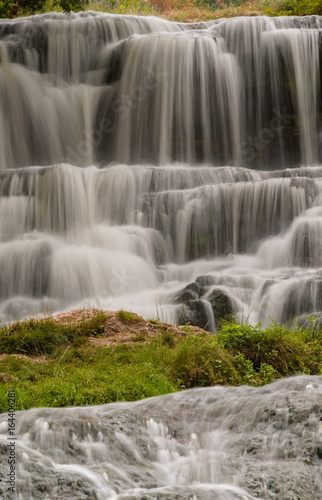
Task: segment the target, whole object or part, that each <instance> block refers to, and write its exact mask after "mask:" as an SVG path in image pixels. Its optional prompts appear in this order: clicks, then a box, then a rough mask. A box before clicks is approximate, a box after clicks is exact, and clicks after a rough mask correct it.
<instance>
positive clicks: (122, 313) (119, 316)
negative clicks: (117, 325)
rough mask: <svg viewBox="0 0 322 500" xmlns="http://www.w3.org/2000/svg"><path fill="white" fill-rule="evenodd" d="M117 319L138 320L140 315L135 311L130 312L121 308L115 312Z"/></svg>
mask: <svg viewBox="0 0 322 500" xmlns="http://www.w3.org/2000/svg"><path fill="white" fill-rule="evenodd" d="M117 319H119V320H120V321H123V322H125V323H126V322H129V323H131V322H134V323H135V322H137V321H140V319H142V318H140V316H138V315H137V314H135V313H131V312H128V311H123V310H122V309H121V310H120V311H119V312H118V313H117Z"/></svg>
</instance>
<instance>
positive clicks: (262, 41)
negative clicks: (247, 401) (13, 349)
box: [0, 12, 322, 331]
mask: <svg viewBox="0 0 322 500" xmlns="http://www.w3.org/2000/svg"><path fill="white" fill-rule="evenodd" d="M321 23H322V18H320V17H319V16H311V17H304V18H296V17H291V18H284V17H281V18H265V17H254V18H235V19H221V20H217V21H211V22H207V23H197V24H192V25H185V24H180V23H172V22H168V21H165V20H162V19H157V18H152V17H151V18H144V17H135V16H116V15H108V14H100V13H94V12H86V13H79V14H70V15H68V16H66V15H64V14H46V15H41V16H34V17H30V18H21V19H17V20H14V21H12V20H6V21H0V277H1V281H0V284H1V286H0V320H1V321H2V322H7V321H10V320H12V319H15V318H18V317H23V316H26V315H30V314H37V313H39V312H49V313H53V312H59V311H62V310H66V309H71V308H72V307H76V306H95V307H97V306H99V307H102V308H105V309H120V308H123V309H128V310H132V311H135V312H137V313H139V314H142V315H143V316H144V317H146V318H149V317H150V318H151V317H156V316H162V318H163V319H164V320H167V321H169V322H172V323H179V322H180V321H183V320H184V319H185V318H186V319H187V318H191V317H192V316H193V312H192V311H191V308H190V309H189V304H188V305H187V304H186V303H185V304H184V305H183V304H182V303H180V301H178V297H179V296H180V294H182V291H183V290H184V289H185V287H186V286H188V285H191V284H193V283H195V282H198V280H199V282H200V283H201V282H204V281H205V280H206V287H205V286H201V291H200V293H199V296H198V297H196V298H195V300H198V301H199V303H201V304H202V307H201V309H202V310H201V311H200V310H199V311H198V317H199V319H200V318H201V319H200V320H198V321H197V323H198V325H199V326H201V327H207V328H208V329H210V330H211V331H215V329H216V325H217V326H218V315H219V312H217V313H214V308H213V304H211V300H209V298H210V297H212V298H213V297H214V295H213V294H214V293H215V294H217V295H218V293H219V292H221V295H222V296H223V297H225V300H226V301H228V302H229V308H228V309H229V310H230V311H231V312H232V314H233V315H234V316H235V317H236V319H237V320H240V321H248V322H250V323H252V324H256V323H258V322H261V323H262V324H263V325H267V324H269V323H270V321H271V320H272V319H273V320H274V321H276V322H282V323H289V324H292V322H294V321H297V320H298V318H299V316H301V321H305V318H308V317H310V316H311V315H319V313H320V312H321V311H322V293H321V290H322V274H321V267H322V251H321V231H322V201H321V200H322V197H321V194H322V183H321V177H322V165H321V159H322V158H321V155H322V148H321V140H322V135H321V134H322V131H321V116H322V113H321V112H322V109H321V99H320V94H321V88H320V80H321V65H320V59H321V36H320V33H321V26H322V24H321ZM204 277H206V278H204ZM212 302H214V300H212ZM199 305H200V304H199ZM199 305H196V304H195V305H194V307H197V306H198V307H199ZM187 308H188V310H187Z"/></svg>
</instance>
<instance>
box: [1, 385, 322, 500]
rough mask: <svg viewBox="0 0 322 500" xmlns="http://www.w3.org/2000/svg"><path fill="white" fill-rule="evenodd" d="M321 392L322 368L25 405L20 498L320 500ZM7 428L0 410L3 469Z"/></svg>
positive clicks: (19, 417)
mask: <svg viewBox="0 0 322 500" xmlns="http://www.w3.org/2000/svg"><path fill="white" fill-rule="evenodd" d="M321 398H322V381H321V377H309V376H301V377H294V378H291V379H284V380H280V381H277V382H274V383H273V384H271V385H269V386H265V387H263V388H251V387H245V386H243V387H220V386H216V387H211V388H198V389H192V390H189V391H182V392H180V393H176V394H170V395H166V396H160V397H157V398H151V399H146V400H143V401H138V402H135V403H114V404H109V405H101V406H97V407H80V408H35V409H32V410H29V411H21V412H18V413H17V414H16V435H17V437H18V440H19V441H18V444H19V447H17V456H16V463H17V483H16V492H17V499H18V500H27V499H29V498H30V499H35V498H39V499H40V498H43V499H45V498H50V499H54V498H61V499H62V500H69V499H70V498H75V499H76V498H77V499H78V500H81V499H84V500H85V499H96V500H107V499H111V500H130V499H131V500H136V499H137V500H143V499H146V500H153V499H157V500H169V499H172V500H173V499H179V498H180V499H181V498H182V499H185V500H186V499H187V500H188V499H189V500H195V499H198V500H254V499H255V498H256V499H260V500H264V499H267V500H268V499H273V500H293V499H294V498H300V499H301V500H312V499H316V500H318V499H320V498H322V496H321V495H322V481H321V478H322V474H321V450H322V448H321V443H322V441H321V422H320V412H321ZM7 430H8V421H7V415H2V416H0V458H1V461H0V473H5V472H6V457H7V443H8V437H7ZM9 495H10V493H9ZM2 498H3V499H4V500H7V499H8V500H9V498H12V496H11V497H10V496H8V495H7V492H6V491H5V490H3V496H2Z"/></svg>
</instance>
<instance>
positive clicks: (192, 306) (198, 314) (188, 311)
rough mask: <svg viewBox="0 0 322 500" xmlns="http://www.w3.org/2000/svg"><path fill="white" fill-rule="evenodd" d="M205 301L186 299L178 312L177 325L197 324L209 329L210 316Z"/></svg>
mask: <svg viewBox="0 0 322 500" xmlns="http://www.w3.org/2000/svg"><path fill="white" fill-rule="evenodd" d="M207 305H208V304H207V302H206V301H204V300H188V301H187V302H186V303H185V305H184V306H183V307H182V309H181V310H180V313H179V325H186V324H189V325H192V326H199V328H202V329H204V330H208V331H210V324H211V318H209V310H207V309H208V307H207Z"/></svg>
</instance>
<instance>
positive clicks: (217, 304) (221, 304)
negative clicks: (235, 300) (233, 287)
mask: <svg viewBox="0 0 322 500" xmlns="http://www.w3.org/2000/svg"><path fill="white" fill-rule="evenodd" d="M207 300H208V301H209V302H210V305H211V308H212V311H213V314H214V320H215V323H216V326H219V325H220V323H221V320H226V319H228V318H229V317H231V316H232V314H233V306H232V303H231V300H230V298H229V297H228V296H227V295H226V294H225V293H224V292H223V291H222V290H216V289H215V290H213V291H212V292H211V293H210V295H209V296H208V297H207Z"/></svg>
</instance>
